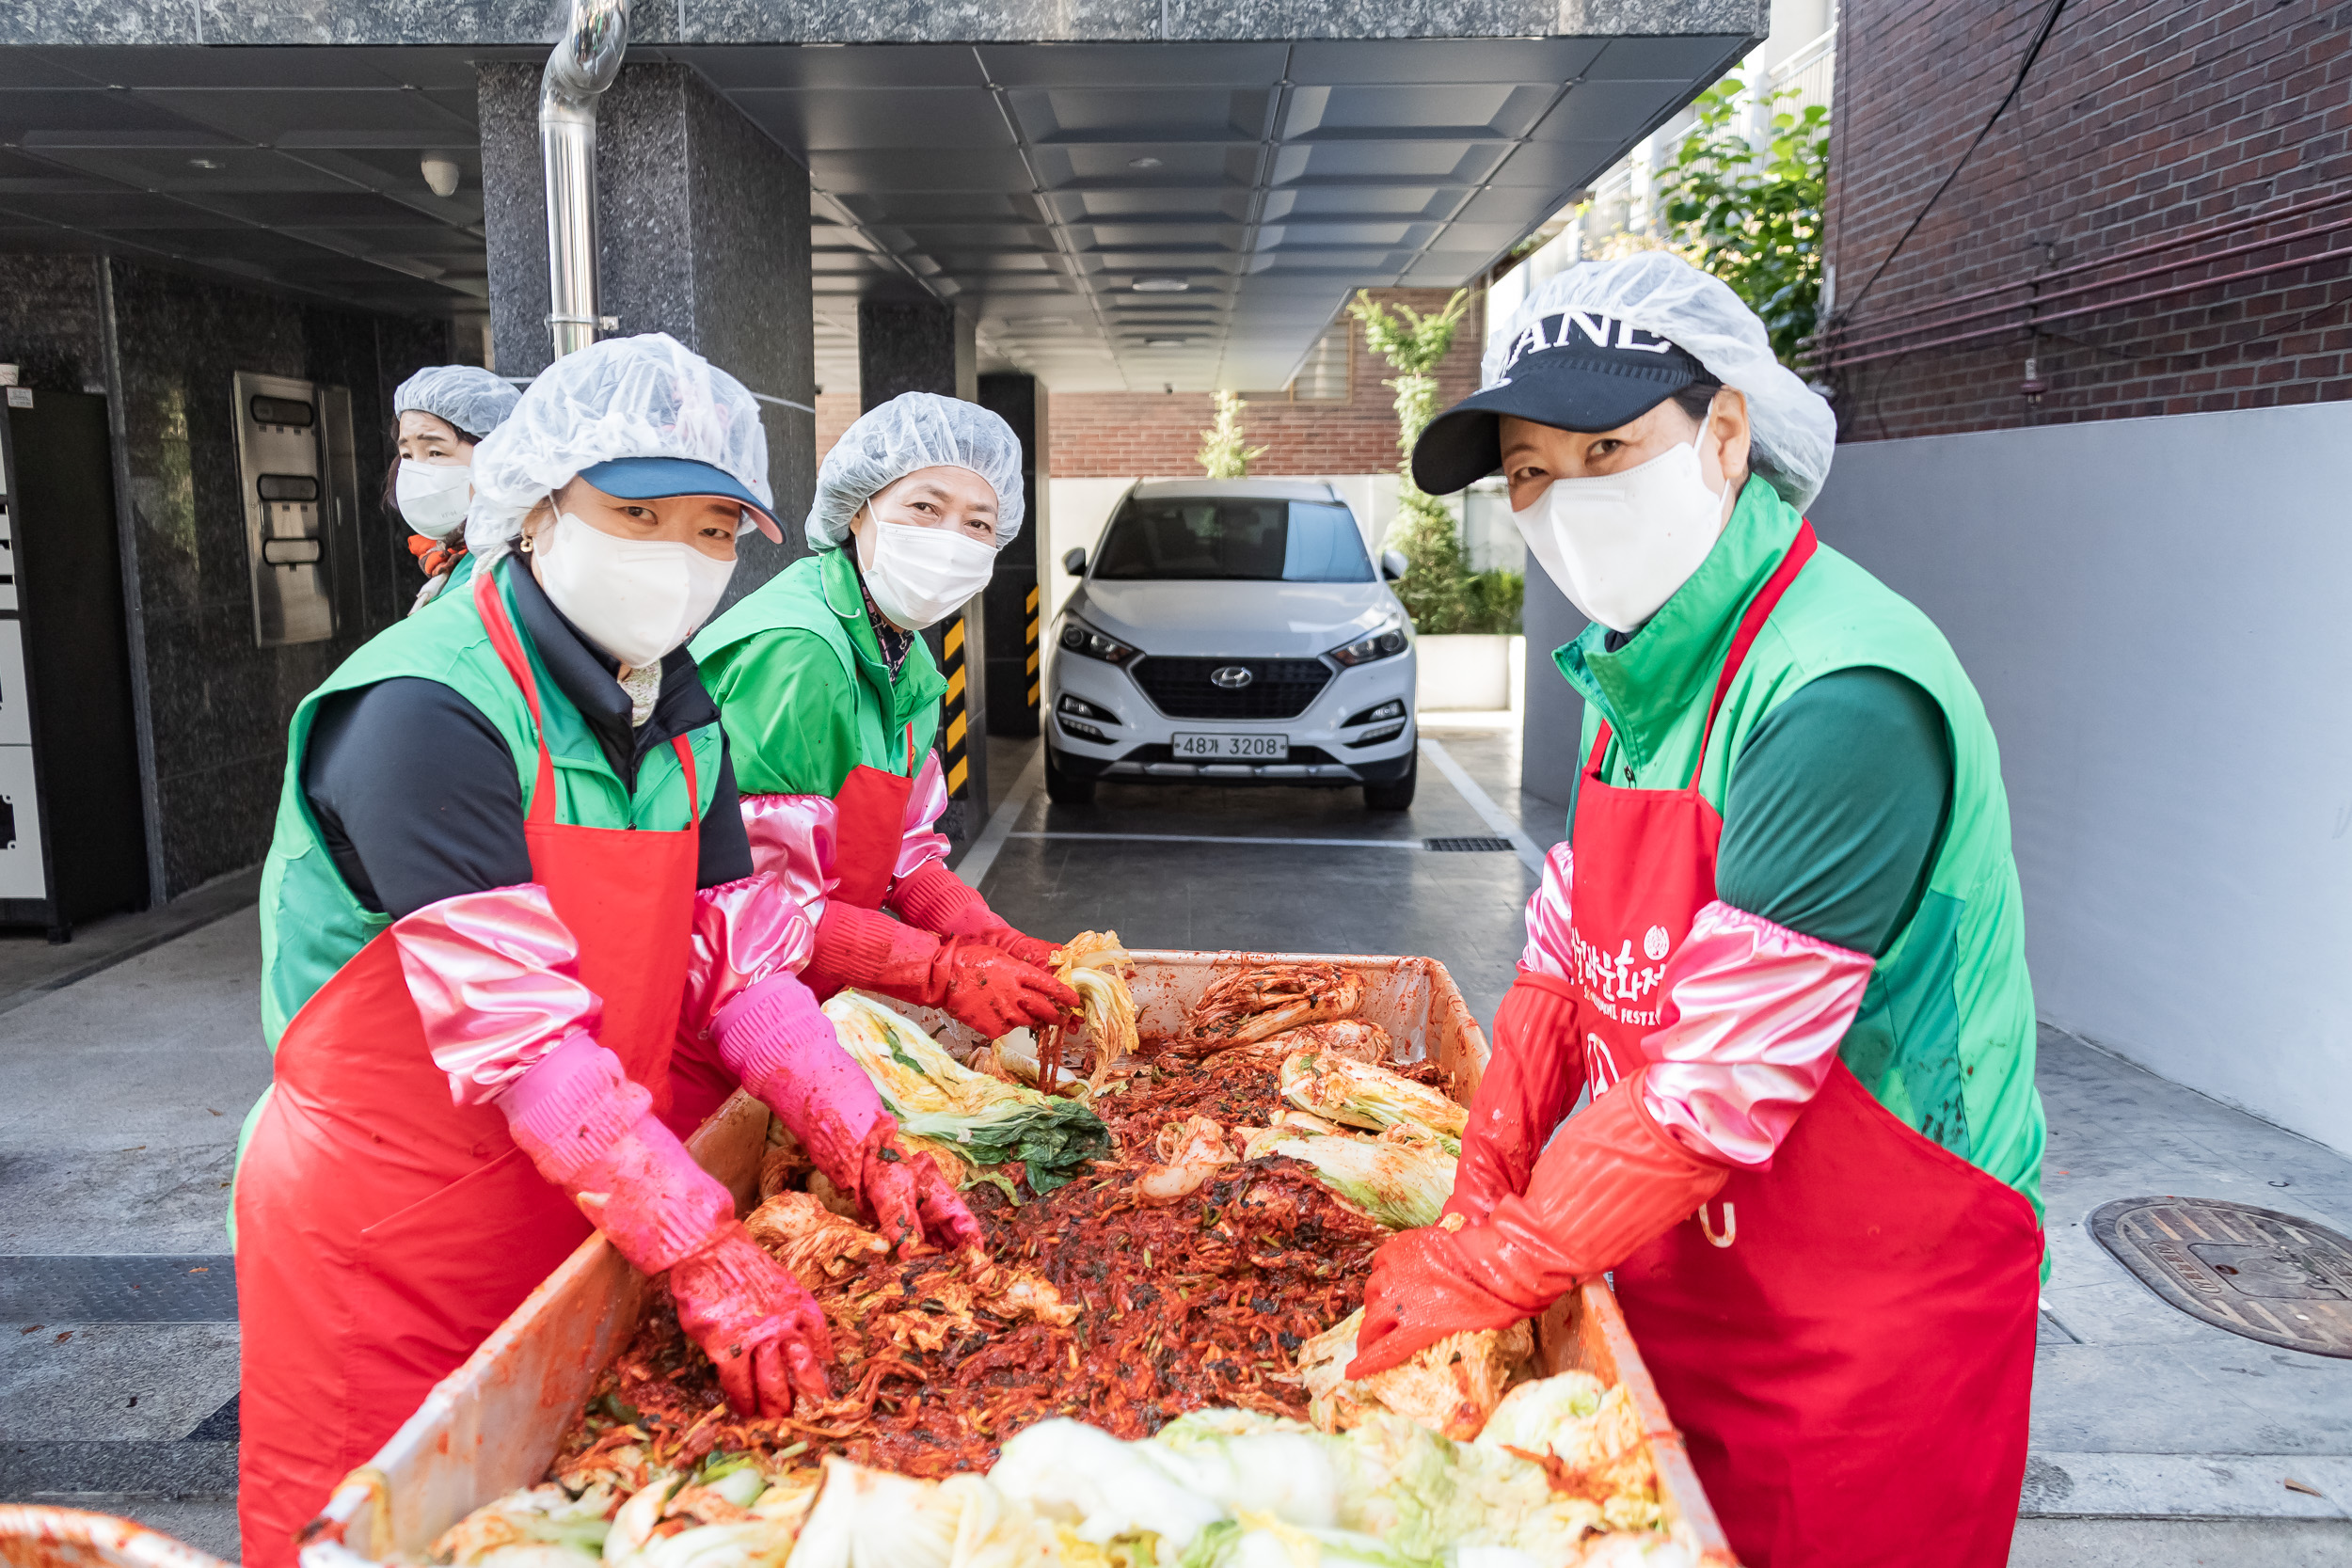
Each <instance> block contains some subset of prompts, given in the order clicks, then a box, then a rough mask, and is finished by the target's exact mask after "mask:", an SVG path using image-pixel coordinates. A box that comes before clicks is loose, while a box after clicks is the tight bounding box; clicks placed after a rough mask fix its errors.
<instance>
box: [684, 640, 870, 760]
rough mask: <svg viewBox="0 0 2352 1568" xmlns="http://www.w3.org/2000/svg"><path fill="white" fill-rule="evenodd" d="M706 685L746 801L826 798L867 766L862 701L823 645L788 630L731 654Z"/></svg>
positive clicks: (709, 669) (710, 672)
mask: <svg viewBox="0 0 2352 1568" xmlns="http://www.w3.org/2000/svg"><path fill="white" fill-rule="evenodd" d="M703 682H704V684H705V685H706V686H707V687H708V688H709V689H710V695H711V697H712V698H713V699H714V700H715V701H716V702H717V703H718V705H719V721H720V723H721V724H722V725H723V726H724V728H725V730H726V733H727V744H728V745H729V746H730V747H731V748H732V749H733V752H734V757H735V782H736V786H737V787H738V788H739V789H740V790H741V791H742V792H743V793H744V794H746V795H825V796H831V795H834V794H835V793H837V792H838V791H839V790H840V788H841V781H842V780H844V779H846V778H848V777H849V776H850V768H855V767H856V766H857V765H858V763H859V762H860V761H861V760H862V758H861V755H860V752H859V749H858V735H857V693H856V692H855V691H854V690H852V689H850V682H849V677H848V676H847V675H845V674H844V673H842V669H841V661H840V660H839V659H838V658H836V657H834V652H833V650H832V649H831V648H829V647H827V646H826V645H825V642H824V640H823V639H822V638H820V637H818V635H817V634H816V633H814V632H808V631H801V630H798V629H795V628H790V627H787V628H786V629H784V630H781V631H771V632H764V633H762V634H761V635H759V636H757V637H754V638H751V639H749V640H747V641H743V642H740V643H738V644H736V645H735V646H734V647H731V648H729V649H728V650H727V651H726V652H725V653H724V654H723V656H722V657H720V658H718V659H717V660H715V661H713V663H712V664H711V665H709V666H706V667H705V669H704V671H703Z"/></svg>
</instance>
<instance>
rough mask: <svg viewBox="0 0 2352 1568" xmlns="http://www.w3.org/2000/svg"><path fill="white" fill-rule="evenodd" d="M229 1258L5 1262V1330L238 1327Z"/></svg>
mask: <svg viewBox="0 0 2352 1568" xmlns="http://www.w3.org/2000/svg"><path fill="white" fill-rule="evenodd" d="M236 1321H237V1274H236V1269H235V1266H234V1261H233V1259H230V1257H229V1255H228V1254H226V1253H213V1254H194V1253H188V1254H183V1253H143V1254H142V1253H130V1254H120V1255H107V1254H88V1253H24V1254H19V1255H17V1256H15V1257H12V1258H6V1257H0V1323H15V1324H16V1325H17V1326H18V1327H20V1328H22V1327H23V1326H24V1325H25V1324H27V1323H235V1322H236Z"/></svg>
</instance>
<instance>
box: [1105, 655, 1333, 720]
mask: <svg viewBox="0 0 2352 1568" xmlns="http://www.w3.org/2000/svg"><path fill="white" fill-rule="evenodd" d="M1234 665H1240V666H1241V667H1243V668H1244V669H1247V670H1248V672H1249V675H1250V680H1249V684H1248V686H1244V687H1240V688H1238V689H1231V690H1229V689H1226V688H1224V687H1221V686H1218V685H1216V683H1215V682H1213V681H1212V680H1210V678H1209V676H1210V673H1211V672H1213V671H1217V670H1224V669H1230V668H1232V666H1234ZM1128 668H1129V670H1130V672H1131V673H1133V674H1134V675H1135V678H1136V685H1137V686H1140V687H1142V688H1143V692H1144V695H1145V696H1147V697H1149V698H1151V699H1152V705H1154V706H1156V707H1157V708H1158V709H1159V710H1160V711H1161V712H1162V713H1165V714H1167V715H1168V717H1169V718H1170V719H1295V718H1297V717H1298V716H1299V715H1300V714H1302V713H1304V712H1306V711H1307V706H1308V705H1309V704H1311V703H1312V702H1313V701H1314V700H1315V698H1316V696H1317V695H1318V694H1320V693H1321V692H1322V690H1323V689H1324V688H1325V687H1326V686H1327V685H1329V684H1330V682H1331V667H1330V666H1329V665H1327V664H1326V663H1324V662H1323V661H1322V660H1321V659H1319V658H1163V657H1150V658H1142V659H1138V660H1136V662H1135V663H1134V664H1132V665H1130V666H1128Z"/></svg>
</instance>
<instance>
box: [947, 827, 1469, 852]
mask: <svg viewBox="0 0 2352 1568" xmlns="http://www.w3.org/2000/svg"><path fill="white" fill-rule="evenodd" d="M991 825H992V826H993V824H991ZM1005 836H1006V837H1007V838H1094V839H1105V840H1108V841H1110V842H1113V843H1118V844H1314V845H1320V846H1323V847H1326V848H1332V849H1426V848H1427V847H1428V846H1427V845H1425V844H1423V843H1422V842H1421V840H1419V839H1417V838H1267V837H1264V836H1263V835H1261V834H1249V835H1247V836H1244V835H1241V834H1225V833H1007V834H1006V835H1005Z"/></svg>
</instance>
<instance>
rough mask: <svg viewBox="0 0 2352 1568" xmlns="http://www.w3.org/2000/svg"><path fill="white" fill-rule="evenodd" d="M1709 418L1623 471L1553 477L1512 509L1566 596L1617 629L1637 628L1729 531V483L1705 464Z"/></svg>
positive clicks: (1531, 546)
mask: <svg viewBox="0 0 2352 1568" xmlns="http://www.w3.org/2000/svg"><path fill="white" fill-rule="evenodd" d="M1706 438H1707V428H1706V425H1705V424H1704V423H1702V424H1701V425H1700V427H1699V434H1698V436H1696V437H1695V438H1694V439H1692V441H1691V442H1690V444H1689V445H1687V446H1686V445H1681V444H1677V445H1675V446H1672V447H1669V448H1667V449H1666V450H1665V451H1661V452H1660V453H1659V454H1658V455H1657V456H1656V457H1653V458H1651V459H1650V460H1649V461H1648V462H1646V463H1644V464H1640V465H1638V466H1637V467H1631V468H1628V469H1627V470H1626V471H1625V472H1623V473H1621V474H1608V475H1603V476H1600V477H1597V478H1592V479H1555V480H1553V481H1552V482H1551V487H1550V488H1549V489H1548V490H1546V491H1545V492H1544V493H1543V494H1542V495H1541V496H1539V497H1537V498H1536V499H1535V504H1534V505H1533V506H1531V507H1529V508H1528V509H1527V510H1526V511H1524V512H1514V513H1512V514H1511V520H1512V521H1513V522H1515V523H1517V524H1518V528H1519V533H1520V535H1521V536H1522V537H1523V538H1525V539H1526V541H1527V549H1528V553H1529V554H1531V555H1533V556H1534V558H1535V559H1536V560H1537V561H1538V562H1542V564H1543V568H1544V570H1545V571H1546V572H1547V573H1549V575H1550V577H1551V580H1552V581H1554V582H1556V583H1558V584H1559V585H1560V592H1561V593H1563V594H1566V595H1567V596H1568V602H1569V603H1570V604H1572V605H1574V606H1576V608H1577V609H1579V610H1582V611H1583V612H1584V615H1585V618H1586V619H1587V620H1592V621H1598V622H1599V623H1600V624H1601V625H1602V626H1607V627H1608V628H1609V629H1610V630H1612V631H1632V630H1634V629H1636V628H1637V627H1639V626H1641V625H1642V624H1643V623H1644V622H1645V621H1647V620H1648V619H1649V618H1650V617H1651V616H1653V615H1655V614H1657V613H1658V609H1659V607H1660V606H1661V605H1662V604H1664V603H1665V602H1666V601H1667V600H1668V599H1670V598H1672V597H1674V593H1675V590H1676V589H1677V588H1679V587H1681V586H1682V585H1683V584H1684V583H1685V582H1688V581H1689V580H1690V579H1691V574H1692V573H1693V572H1695V571H1697V570H1698V569H1699V564H1700V562H1704V561H1705V560H1706V559H1707V552H1708V551H1709V550H1711V549H1713V548H1714V547H1715V536H1716V535H1717V534H1719V533H1721V532H1722V531H1723V515H1724V498H1723V493H1722V492H1721V491H1717V490H1710V489H1708V487H1707V481H1706V479H1705V478H1704V477H1703V476H1702V475H1701V473H1700V470H1699V442H1700V441H1703V440H1705V439H1706Z"/></svg>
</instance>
